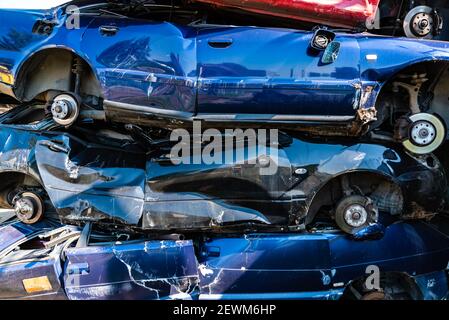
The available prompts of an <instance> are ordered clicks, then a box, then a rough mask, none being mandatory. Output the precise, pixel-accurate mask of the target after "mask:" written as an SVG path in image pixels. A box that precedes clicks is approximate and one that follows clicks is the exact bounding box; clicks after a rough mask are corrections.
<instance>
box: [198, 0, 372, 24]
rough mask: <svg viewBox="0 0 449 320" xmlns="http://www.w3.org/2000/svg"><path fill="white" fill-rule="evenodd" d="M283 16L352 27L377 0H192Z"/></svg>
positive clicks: (365, 14)
mask: <svg viewBox="0 0 449 320" xmlns="http://www.w3.org/2000/svg"><path fill="white" fill-rule="evenodd" d="M194 1H196V2H204V3H210V4H214V5H217V6H219V7H231V8H238V9H243V10H247V11H249V12H255V13H262V14H266V15H271V16H278V17H283V18H291V19H298V20H303V21H309V22H315V23H321V24H325V25H331V26H343V27H354V26H358V25H361V24H364V23H365V21H366V20H367V18H369V17H373V16H374V14H375V13H376V11H377V6H378V4H379V2H380V0H368V1H367V0H244V1H243V0H194Z"/></svg>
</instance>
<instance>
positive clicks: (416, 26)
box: [412, 12, 433, 37]
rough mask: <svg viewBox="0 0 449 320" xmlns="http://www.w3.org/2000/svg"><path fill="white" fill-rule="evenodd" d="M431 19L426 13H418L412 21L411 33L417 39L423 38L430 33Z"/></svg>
mask: <svg viewBox="0 0 449 320" xmlns="http://www.w3.org/2000/svg"><path fill="white" fill-rule="evenodd" d="M432 26H433V18H432V16H430V15H429V14H427V13H424V12H422V13H418V14H417V15H415V17H414V18H413V20H412V28H413V31H414V32H415V33H416V35H418V36H419V37H425V36H427V35H429V34H430V33H431V32H432Z"/></svg>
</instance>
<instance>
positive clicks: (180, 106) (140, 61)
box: [82, 16, 197, 122]
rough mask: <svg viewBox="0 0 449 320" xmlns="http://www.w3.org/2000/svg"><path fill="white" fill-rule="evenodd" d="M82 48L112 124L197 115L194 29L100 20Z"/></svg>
mask: <svg viewBox="0 0 449 320" xmlns="http://www.w3.org/2000/svg"><path fill="white" fill-rule="evenodd" d="M82 49H83V51H84V52H85V53H86V55H87V56H88V57H89V59H90V60H91V61H93V63H94V64H95V67H96V70H97V73H98V78H99V79H100V82H101V85H102V87H103V92H104V99H105V101H104V107H105V110H106V112H107V114H108V116H109V117H110V118H111V119H115V118H117V117H118V118H120V121H125V120H126V119H127V118H130V119H136V115H140V116H141V117H145V116H148V117H150V118H151V115H154V114H159V113H160V114H163V115H173V116H175V117H177V116H180V117H190V116H192V115H193V114H194V112H195V99H196V80H197V75H196V30H195V29H193V28H191V27H188V26H177V25H175V24H172V23H169V22H163V21H145V20H135V19H128V18H117V17H107V16H105V17H98V18H96V19H95V21H94V22H93V23H92V24H91V25H90V26H89V28H88V29H87V31H86V34H85V36H84V37H83V43H82ZM131 122H132V121H131Z"/></svg>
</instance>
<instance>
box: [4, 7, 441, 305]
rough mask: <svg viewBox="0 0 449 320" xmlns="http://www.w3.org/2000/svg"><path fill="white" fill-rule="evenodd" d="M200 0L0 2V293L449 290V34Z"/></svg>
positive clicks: (382, 294)
mask: <svg viewBox="0 0 449 320" xmlns="http://www.w3.org/2000/svg"><path fill="white" fill-rule="evenodd" d="M199 2H202V1H195V2H194V3H191V2H190V1H184V0H151V1H149V0H148V1H147V0H127V1H119V0H105V1H98V0H75V1H67V2H66V3H65V4H63V5H60V6H58V7H55V8H52V9H48V10H47V9H46V10H38V9H36V10H34V9H33V10H31V9H25V10H14V9H0V21H1V24H0V209H6V210H10V213H11V212H13V213H14V215H15V217H14V218H12V219H9V218H4V217H3V215H2V214H3V213H2V212H3V211H0V299H27V300H42V299H61V300H66V299H68V300H127V299H133V300H155V299H157V300H215V299H223V300H225V299H231V300H235V299H247V300H254V299H308V300H317V299H324V300H441V299H447V298H448V297H449V279H448V276H449V274H448V270H449V218H448V213H449V188H448V181H449V180H448V176H447V172H446V171H447V169H448V168H449V153H448V151H449V132H448V131H447V128H448V127H449V109H448V107H447V106H448V104H449V101H448V88H449V42H445V41H434V40H429V39H416V38H415V39H413V38H402V37H392V36H379V35H373V34H371V33H365V32H357V31H360V30H354V29H351V30H344V29H343V30H342V29H333V28H330V27H326V26H310V25H306V24H304V25H302V24H301V25H298V24H295V23H292V21H287V20H283V19H275V18H273V19H270V20H268V19H266V18H263V17H262V16H261V15H258V14H254V15H248V14H247V13H243V12H241V11H235V12H234V11H233V14H229V12H228V11H223V10H220V9H214V8H211V7H210V5H207V4H204V3H199ZM390 2H394V3H396V2H395V1H388V3H390ZM430 2H432V3H433V1H422V3H421V2H420V6H415V5H416V3H415V2H413V3H411V4H412V5H411V6H410V8H409V9H410V10H411V12H412V13H413V16H408V14H407V15H406V16H403V15H401V14H400V13H401V12H402V13H405V12H407V10H406V8H402V4H401V7H400V8H399V9H398V10H397V11H396V12H398V14H396V16H397V19H396V20H395V22H394V23H395V24H398V23H399V22H400V21H402V20H401V19H407V18H409V19H412V20H414V21H416V25H413V26H407V27H408V29H409V31H410V32H412V31H413V30H415V31H416V30H418V31H419V29H421V30H422V31H425V32H431V31H432V35H431V36H432V37H433V36H436V35H437V34H438V33H439V32H440V31H442V30H443V29H442V28H443V25H442V24H441V21H440V17H445V16H446V15H448V16H449V11H448V12H440V11H439V10H434V9H432V7H428V6H427V7H426V9H425V13H422V12H421V11H419V10H422V9H423V6H425V5H430ZM385 3H386V2H384V3H382V5H381V6H380V7H381V9H382V10H384V11H385ZM429 8H430V9H429ZM429 10H430V11H429ZM384 13H385V12H384ZM390 13H391V12H390ZM429 17H432V19H434V20H435V21H434V22H435V23H436V22H438V23H437V24H436V25H434V26H433V30H430V29H431V27H429V26H428V25H424V24H425V21H427V20H426V19H427V18H429ZM383 22H385V21H383ZM386 22H387V23H389V22H388V21H386ZM418 22H419V25H418ZM432 23H433V22H432ZM412 29H413V30H412ZM389 34H390V33H389ZM392 34H393V35H394V34H395V32H394V30H393V33H392ZM429 34H430V33H429ZM417 37H418V38H420V37H421V38H426V37H427V35H422V36H417ZM429 37H430V36H429ZM442 37H443V35H442ZM4 219H5V220H6V221H3V220H4Z"/></svg>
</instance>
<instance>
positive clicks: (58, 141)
mask: <svg viewBox="0 0 449 320" xmlns="http://www.w3.org/2000/svg"><path fill="white" fill-rule="evenodd" d="M35 155H36V162H37V166H38V168H39V172H40V175H41V178H42V181H43V183H44V185H45V187H46V191H47V193H48V195H49V197H50V199H51V201H52V203H53V205H54V206H55V207H56V208H57V209H58V213H59V215H60V216H61V218H62V219H63V220H64V219H67V220H70V221H86V220H87V221H90V220H96V221H100V220H104V222H110V223H128V224H134V225H137V224H138V222H139V220H140V217H141V212H142V207H143V195H144V184H145V156H144V154H141V153H138V152H137V151H134V152H133V151H131V150H124V149H121V148H119V147H106V146H101V145H96V144H89V143H85V142H82V141H81V140H78V139H76V138H74V137H73V136H68V135H59V136H57V135H55V136H53V139H48V140H45V139H43V140H40V141H38V142H37V143H36V146H35Z"/></svg>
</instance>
